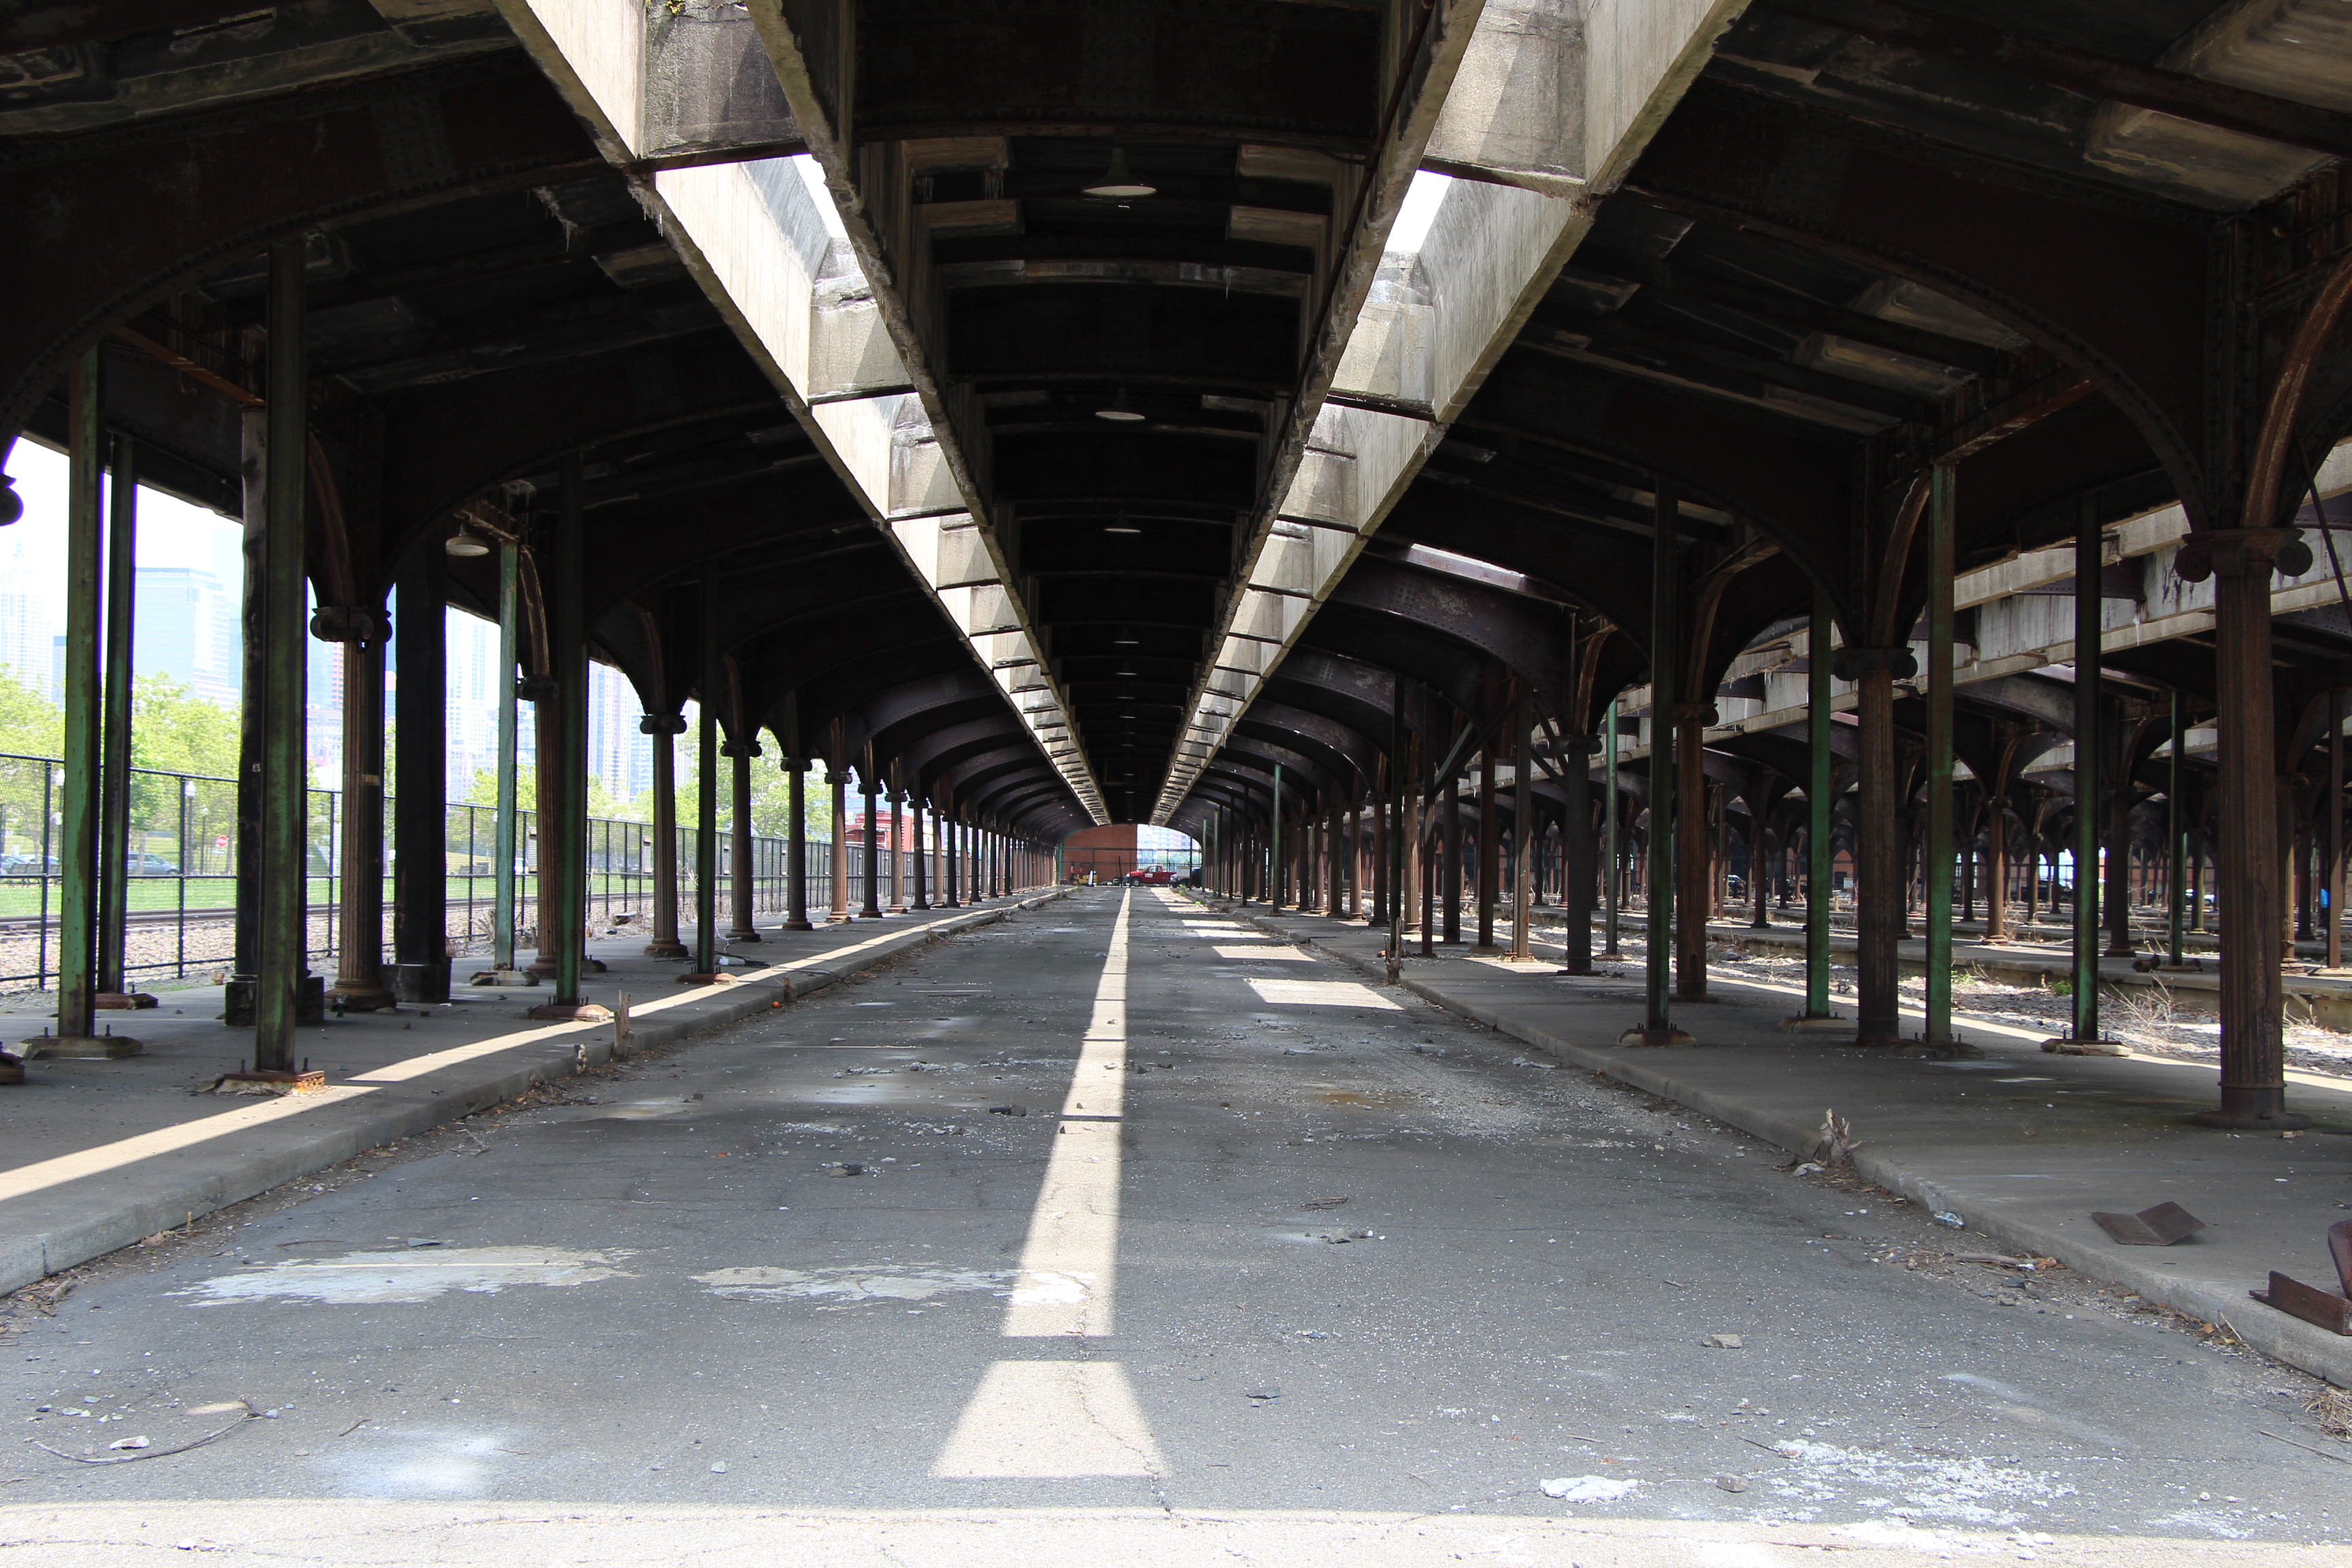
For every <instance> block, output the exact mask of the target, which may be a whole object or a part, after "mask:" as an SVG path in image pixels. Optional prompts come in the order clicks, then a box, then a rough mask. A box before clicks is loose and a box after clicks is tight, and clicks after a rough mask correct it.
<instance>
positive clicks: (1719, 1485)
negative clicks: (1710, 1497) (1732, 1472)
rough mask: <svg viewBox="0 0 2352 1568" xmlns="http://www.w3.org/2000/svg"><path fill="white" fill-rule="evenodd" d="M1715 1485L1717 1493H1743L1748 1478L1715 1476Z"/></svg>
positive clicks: (1746, 1487)
mask: <svg viewBox="0 0 2352 1568" xmlns="http://www.w3.org/2000/svg"><path fill="white" fill-rule="evenodd" d="M1715 1485H1716V1489H1717V1490H1718V1491H1727V1492H1744V1491H1746V1490H1747V1489H1748V1478H1747V1477H1746V1476H1717V1477H1716V1478H1715Z"/></svg>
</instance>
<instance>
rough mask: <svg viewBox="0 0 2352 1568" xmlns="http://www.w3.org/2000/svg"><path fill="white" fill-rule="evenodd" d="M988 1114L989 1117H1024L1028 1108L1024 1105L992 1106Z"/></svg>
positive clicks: (1027, 1112)
mask: <svg viewBox="0 0 2352 1568" xmlns="http://www.w3.org/2000/svg"><path fill="white" fill-rule="evenodd" d="M988 1113H989V1114H990V1115H991V1116H1026V1115H1028V1114H1029V1108H1028V1107H1027V1106H1025V1105H992V1106H990V1107H989V1108H988Z"/></svg>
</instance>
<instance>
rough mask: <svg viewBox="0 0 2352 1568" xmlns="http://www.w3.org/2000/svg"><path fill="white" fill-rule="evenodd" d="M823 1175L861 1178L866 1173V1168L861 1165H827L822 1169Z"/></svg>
mask: <svg viewBox="0 0 2352 1568" xmlns="http://www.w3.org/2000/svg"><path fill="white" fill-rule="evenodd" d="M824 1173H825V1174H826V1175H828V1176H862V1175H864V1174H865V1173H866V1167H865V1166H863V1165H827V1166H826V1167H825V1168H824Z"/></svg>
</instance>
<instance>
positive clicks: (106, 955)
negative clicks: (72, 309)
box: [98, 435, 185, 998]
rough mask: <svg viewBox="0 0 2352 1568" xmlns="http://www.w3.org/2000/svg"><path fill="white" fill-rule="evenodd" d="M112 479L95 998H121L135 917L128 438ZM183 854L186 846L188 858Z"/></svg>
mask: <svg viewBox="0 0 2352 1568" xmlns="http://www.w3.org/2000/svg"><path fill="white" fill-rule="evenodd" d="M113 468H114V472H113V474H112V476H111V479H110V483H109V484H108V486H107V497H106V499H107V531H106V717H105V724H104V729H103V732H102V736H101V739H100V747H101V751H102V757H101V763H100V773H101V775H102V778H101V782H100V801H101V803H102V805H101V816H100V825H99V835H98V990H99V993H100V994H101V995H109V996H112V997H116V998H119V997H121V995H122V994H123V993H124V992H126V991H127V990H128V989H129V987H128V986H127V985H126V984H124V983H123V978H122V942H123V918H124V917H125V916H126V915H127V914H129V913H130V910H131V882H130V874H131V644H132V636H131V632H132V627H133V626H134V624H135V616H136V614H137V609H136V605H137V586H136V579H135V576H134V573H135V572H136V569H137V564H138V553H139V546H138V541H139V452H138V444H137V443H136V442H134V441H133V440H131V437H128V436H120V435H118V436H116V437H114V463H113ZM182 850H183V854H184V851H185V846H182Z"/></svg>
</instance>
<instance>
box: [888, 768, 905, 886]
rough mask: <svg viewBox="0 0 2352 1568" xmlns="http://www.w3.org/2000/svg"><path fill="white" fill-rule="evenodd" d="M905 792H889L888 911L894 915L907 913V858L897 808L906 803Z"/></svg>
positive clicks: (897, 790)
mask: <svg viewBox="0 0 2352 1568" xmlns="http://www.w3.org/2000/svg"><path fill="white" fill-rule="evenodd" d="M906 799H907V792H906V791H904V790H899V789H894V790H892V791H891V792H890V910H889V912H890V913H892V914H894V915H903V914H905V913H906V912H907V886H906V882H907V879H906V870H907V856H906V851H905V850H904V849H903V848H902V847H900V845H899V842H898V838H899V831H900V830H899V826H898V825H899V820H900V819H899V816H898V807H899V806H900V805H904V804H905V803H906Z"/></svg>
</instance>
